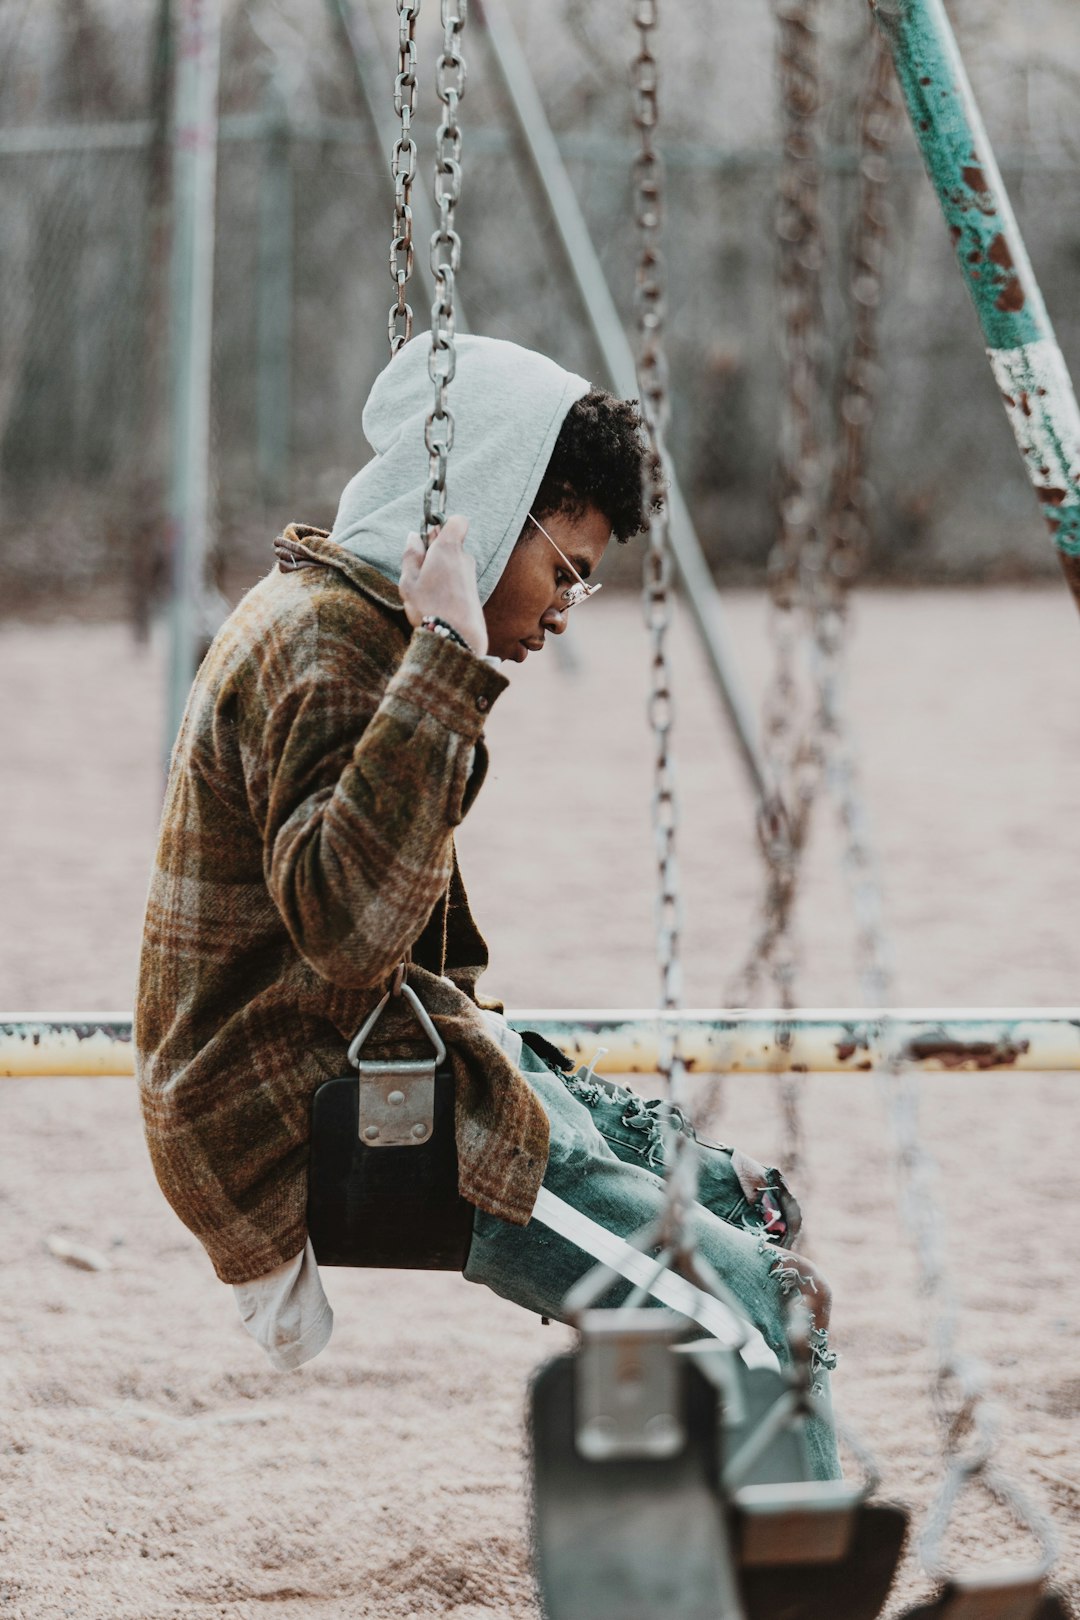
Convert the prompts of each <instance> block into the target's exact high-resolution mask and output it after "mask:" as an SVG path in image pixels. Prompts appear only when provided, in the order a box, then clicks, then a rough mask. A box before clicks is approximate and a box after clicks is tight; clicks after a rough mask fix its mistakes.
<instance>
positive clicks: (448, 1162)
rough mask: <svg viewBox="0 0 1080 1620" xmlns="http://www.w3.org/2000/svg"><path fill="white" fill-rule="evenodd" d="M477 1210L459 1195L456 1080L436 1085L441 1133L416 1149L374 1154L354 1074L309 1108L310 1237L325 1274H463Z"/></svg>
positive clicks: (321, 1092)
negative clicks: (359, 1270)
mask: <svg viewBox="0 0 1080 1620" xmlns="http://www.w3.org/2000/svg"><path fill="white" fill-rule="evenodd" d="M474 1214H475V1211H474V1209H473V1206H472V1205H471V1204H469V1203H467V1202H466V1201H465V1199H464V1198H462V1197H461V1196H460V1194H459V1193H458V1161H457V1146H456V1143H455V1139H454V1078H453V1075H452V1074H451V1073H450V1071H449V1069H445V1070H440V1071H439V1072H438V1073H437V1074H436V1076H435V1110H434V1126H433V1129H432V1132H431V1135H430V1137H429V1138H428V1140H427V1141H425V1142H421V1143H419V1144H418V1145H417V1146H416V1147H411V1146H410V1147H384V1148H371V1147H368V1146H367V1145H366V1144H365V1143H364V1142H363V1141H362V1140H361V1138H360V1134H359V1085H358V1081H357V1076H356V1075H355V1074H347V1075H343V1076H342V1077H341V1079H339V1080H324V1081H323V1083H322V1085H321V1086H319V1088H318V1089H317V1091H316V1092H315V1095H314V1097H313V1098H312V1103H311V1163H310V1170H309V1181H308V1215H307V1220H308V1236H309V1237H310V1238H311V1246H312V1248H313V1249H314V1250H315V1258H316V1260H317V1261H318V1262H319V1264H320V1266H374V1267H385V1266H394V1267H398V1268H400V1269H402V1270H407V1271H463V1270H464V1268H465V1263H466V1261H467V1260H468V1258H469V1245H470V1243H471V1241H472V1223H473V1215H474Z"/></svg>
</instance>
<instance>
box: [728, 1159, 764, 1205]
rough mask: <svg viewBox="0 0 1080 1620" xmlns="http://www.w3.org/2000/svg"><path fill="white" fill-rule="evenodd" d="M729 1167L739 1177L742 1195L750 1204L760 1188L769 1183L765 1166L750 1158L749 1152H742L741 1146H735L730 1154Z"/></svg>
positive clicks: (754, 1201)
mask: <svg viewBox="0 0 1080 1620" xmlns="http://www.w3.org/2000/svg"><path fill="white" fill-rule="evenodd" d="M731 1168H732V1169H733V1170H734V1172H735V1174H736V1175H737V1176H738V1178H739V1186H740V1187H741V1188H742V1190H743V1197H744V1198H746V1199H747V1201H748V1202H749V1203H751V1204H753V1203H756V1202H757V1199H758V1197H759V1195H760V1193H761V1191H762V1189H763V1188H764V1187H767V1186H768V1183H769V1178H768V1175H767V1174H766V1172H765V1166H764V1165H763V1164H759V1163H758V1161H757V1160H756V1159H752V1158H751V1157H750V1155H749V1153H744V1152H743V1151H742V1149H741V1148H736V1149H735V1150H734V1152H733V1153H732V1155H731Z"/></svg>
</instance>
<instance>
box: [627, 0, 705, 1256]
mask: <svg viewBox="0 0 1080 1620" xmlns="http://www.w3.org/2000/svg"><path fill="white" fill-rule="evenodd" d="M632 14H633V20H634V27H635V28H636V29H637V37H638V49H637V55H636V56H635V57H634V59H633V61H632V63H631V69H630V84H631V90H632V94H633V118H634V127H635V129H636V130H637V133H638V138H639V145H638V151H637V154H636V156H635V158H634V164H633V170H632V181H633V189H634V223H635V225H636V227H637V233H638V244H639V249H638V262H637V272H636V277H635V297H634V304H635V310H636V314H637V332H638V352H637V378H638V390H639V393H640V396H641V415H642V420H643V422H644V425H645V435H646V440H647V444H646V452H645V456H644V459H643V462H642V485H641V487H642V500H643V505H644V509H645V513H646V518H647V522H648V545H647V548H646V553H645V568H644V579H643V587H642V603H643V610H644V617H645V625H646V628H647V629H648V631H649V634H650V638H651V666H650V689H649V698H648V705H647V714H648V720H649V726H650V729H651V731H652V735H653V744H654V753H653V798H652V820H653V836H654V839H655V849H656V865H657V879H658V885H657V901H656V926H657V961H658V963H659V968H660V1007H661V1009H662V1011H663V1012H665V1013H669V1014H670V1013H675V1012H677V1011H678V1009H679V1006H680V1003H681V997H682V982H681V964H680V960H679V950H680V936H681V930H682V907H681V899H680V892H679V875H678V865H677V861H676V836H677V832H678V824H679V815H678V802H677V797H676V786H675V764H674V760H673V758H672V753H671V733H672V723H673V702H672V682H671V666H670V663H669V660H668V633H669V631H670V628H671V576H672V561H671V534H670V517H669V510H668V502H667V499H666V495H667V489H668V485H669V480H668V477H667V474H666V470H665V469H666V466H667V448H666V433H667V425H668V419H669V414H670V400H669V395H668V366H667V355H666V352H665V347H664V324H665V318H666V313H667V273H666V263H665V259H664V250H663V241H662V227H663V216H664V173H663V162H662V159H661V157H660V153H659V152H658V150H657V147H656V129H657V125H658V122H659V69H658V64H657V60H656V57H655V55H654V54H653V48H652V47H653V39H654V37H655V35H654V30H655V29H656V26H657V23H658V20H659V19H658V7H657V0H634V3H633V8H632ZM659 1046H660V1051H659V1056H658V1060H657V1069H658V1072H659V1074H660V1076H661V1078H662V1079H663V1080H664V1081H665V1082H666V1086H665V1090H666V1093H667V1096H668V1099H669V1105H670V1113H671V1117H670V1118H669V1119H668V1122H667V1124H668V1132H667V1145H668V1154H667V1173H666V1200H665V1208H664V1214H663V1217H662V1221H661V1227H660V1233H659V1241H660V1243H661V1245H662V1246H663V1247H665V1248H670V1249H671V1250H672V1252H673V1253H674V1254H675V1255H676V1256H677V1258H678V1261H679V1263H680V1264H681V1265H682V1267H684V1268H686V1267H688V1266H691V1265H692V1263H693V1254H692V1247H693V1239H692V1228H691V1222H690V1217H691V1212H692V1209H693V1203H694V1198H695V1195H696V1192H697V1180H698V1163H697V1156H696V1152H695V1149H694V1146H693V1144H692V1142H691V1140H690V1137H689V1135H687V1134H685V1133H683V1132H682V1131H679V1130H678V1129H676V1128H674V1116H675V1109H676V1106H677V1105H678V1103H679V1101H680V1100H681V1099H680V1088H681V1083H682V1079H683V1076H684V1073H685V1070H684V1065H683V1059H682V1053H681V1050H680V1042H679V1032H678V1026H677V1024H676V1022H675V1021H674V1019H671V1018H667V1019H664V1020H662V1021H661V1026H660V1040H659Z"/></svg>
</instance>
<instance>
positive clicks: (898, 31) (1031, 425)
mask: <svg viewBox="0 0 1080 1620" xmlns="http://www.w3.org/2000/svg"><path fill="white" fill-rule="evenodd" d="M870 7H871V10H872V11H873V13H874V15H875V17H876V19H877V22H878V24H879V25H880V27H881V29H882V31H883V33H884V35H885V37H886V39H887V40H888V42H889V47H890V49H891V51H892V57H893V62H894V63H895V65H896V73H897V77H898V79H899V81H900V86H901V89H902V90H903V94H904V100H905V102H906V103H907V109H908V114H909V116H910V118H911V123H912V127H913V129H914V131H915V138H916V140H917V141H918V143H919V148H920V150H921V152H922V156H923V161H924V163H925V165H926V169H927V173H928V174H929V176H930V180H931V182H932V183H933V186H934V189H935V191H936V192H937V195H938V200H939V202H940V203H941V208H942V212H943V213H944V215H945V222H946V224H947V225H948V227H949V234H950V236H951V237H952V241H953V247H954V248H955V250H956V258H957V262H958V264H959V266H960V271H961V274H962V275H963V278H964V283H965V285H966V287H967V289H968V292H969V293H970V295H971V300H972V303H973V304H974V305H975V310H976V313H977V314H978V317H979V322H980V325H981V326H982V331H983V337H984V339H985V341H986V350H987V354H988V355H989V358H990V365H991V367H992V368H993V373H994V379H995V381H996V382H997V385H998V388H999V389H1000V391H1001V396H1002V399H1003V400H1004V403H1005V410H1006V413H1007V415H1008V418H1009V425H1010V426H1011V428H1012V430H1013V436H1014V438H1015V439H1016V443H1017V445H1018V447H1019V449H1020V453H1021V455H1022V456H1023V458H1024V465H1025V467H1026V468H1027V474H1028V477H1029V479H1030V480H1031V483H1032V485H1033V486H1034V489H1035V494H1036V496H1037V498H1038V500H1039V503H1040V506H1041V508H1042V512H1043V516H1044V518H1045V519H1046V523H1047V526H1048V528H1049V530H1050V535H1051V538H1052V539H1053V542H1054V545H1055V546H1056V547H1057V551H1058V556H1059V557H1060V559H1061V564H1062V568H1063V569H1064V572H1065V578H1066V580H1067V581H1068V583H1069V588H1070V590H1071V591H1072V593H1073V596H1074V597H1075V598H1076V600H1077V603H1078V604H1080V410H1078V409H1077V403H1076V395H1075V393H1074V391H1073V385H1072V381H1071V379H1070V377H1069V372H1068V368H1067V367H1066V365H1065V360H1064V357H1063V356H1062V353H1061V350H1060V348H1059V347H1058V342H1057V339H1056V338H1055V336H1054V329H1053V327H1052V326H1051V324H1050V317H1049V316H1048V315H1047V313H1046V306H1045V304H1044V303H1043V298H1042V293H1041V292H1040V290H1039V285H1038V282H1037V281H1036V280H1035V273H1034V271H1033V270H1032V268H1031V261H1030V260H1029V258H1028V255H1027V249H1026V248H1025V246H1024V241H1023V238H1022V237H1021V235H1020V230H1019V227H1018V225H1017V223H1016V218H1015V216H1014V214H1013V211H1012V206H1011V204H1010V202H1009V198H1008V195H1007V193H1006V191H1005V186H1004V184H1003V182H1002V179H1001V173H1000V171H999V169H998V166H997V163H996V161H995V159H994V154H993V152H992V150H991V148H990V142H989V139H988V137H987V134H986V130H985V128H984V126H983V122H982V118H981V116H980V113H979V109H978V107H977V105H976V103H975V97H974V95H973V94H972V89H971V84H970V82H969V80H968V77H967V73H966V72H965V70H964V64H963V62H962V61H961V59H960V52H959V50H958V48H957V44H956V39H955V36H954V35H953V31H952V28H951V27H950V25H949V19H948V16H947V15H946V12H945V7H944V5H943V4H942V0H870Z"/></svg>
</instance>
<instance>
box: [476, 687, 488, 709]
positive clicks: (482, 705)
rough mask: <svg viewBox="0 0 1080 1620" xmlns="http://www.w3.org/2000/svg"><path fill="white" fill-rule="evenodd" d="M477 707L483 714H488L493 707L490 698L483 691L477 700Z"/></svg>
mask: <svg viewBox="0 0 1080 1620" xmlns="http://www.w3.org/2000/svg"><path fill="white" fill-rule="evenodd" d="M476 707H477V708H478V709H479V710H480V713H481V714H487V712H488V710H489V709H490V708H491V700H490V698H486V697H485V696H484V694H483V693H482V692H481V694H480V696H479V697H478V698H477V700H476Z"/></svg>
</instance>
